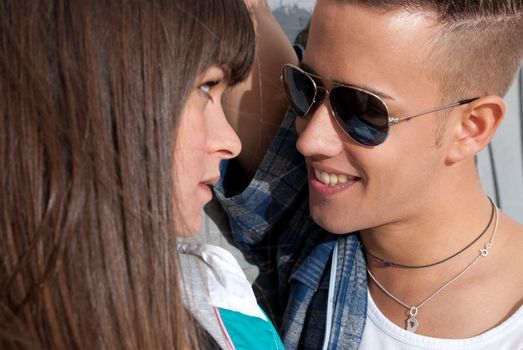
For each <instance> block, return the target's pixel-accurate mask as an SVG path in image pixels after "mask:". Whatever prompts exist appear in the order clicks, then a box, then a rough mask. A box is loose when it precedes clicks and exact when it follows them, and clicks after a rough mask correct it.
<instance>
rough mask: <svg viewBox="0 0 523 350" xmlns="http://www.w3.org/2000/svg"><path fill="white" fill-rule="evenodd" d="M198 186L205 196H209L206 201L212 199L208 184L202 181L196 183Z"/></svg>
mask: <svg viewBox="0 0 523 350" xmlns="http://www.w3.org/2000/svg"><path fill="white" fill-rule="evenodd" d="M198 188H199V189H200V190H202V192H204V194H205V197H209V198H208V201H210V200H211V199H212V190H211V188H210V187H209V185H208V184H206V183H203V182H200V183H199V184H198Z"/></svg>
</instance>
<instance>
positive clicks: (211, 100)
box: [174, 66, 241, 235]
mask: <svg viewBox="0 0 523 350" xmlns="http://www.w3.org/2000/svg"><path fill="white" fill-rule="evenodd" d="M224 78H225V76H224V72H223V70H222V69H221V68H219V67H218V66H212V67H210V68H209V69H207V70H205V71H203V72H202V73H201V74H200V75H199V76H198V77H197V79H196V82H195V86H194V87H193V89H192V90H191V92H190V95H189V98H188V99H187V103H186V104H185V106H184V108H183V110H182V113H181V115H180V124H179V130H178V136H177V139H176V144H175V150H174V188H175V198H176V200H175V204H174V208H175V210H176V213H177V215H176V216H175V217H176V219H177V222H180V221H181V225H180V226H179V231H181V232H178V234H180V235H191V234H194V233H196V232H197V231H198V229H199V228H200V226H201V209H202V208H203V206H204V205H205V204H206V203H208V202H209V201H210V200H211V198H212V191H211V189H210V188H209V187H210V186H212V185H214V184H216V182H218V180H219V178H220V169H219V164H220V161H221V160H223V159H230V158H233V157H236V156H237V155H238V154H239V153H240V150H241V143H240V139H239V138H238V136H237V135H236V133H235V132H234V130H233V129H232V128H231V126H230V125H229V123H228V122H227V119H226V118H225V114H224V112H223V109H222V104H221V98H222V94H223V92H224V90H225V88H226V86H227V84H226V81H225V79H224Z"/></svg>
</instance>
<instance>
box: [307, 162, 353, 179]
mask: <svg viewBox="0 0 523 350" xmlns="http://www.w3.org/2000/svg"><path fill="white" fill-rule="evenodd" d="M311 170H312V171H313V172H314V170H318V171H321V172H322V173H328V174H335V175H345V176H347V177H349V178H356V179H359V178H360V177H359V176H357V175H353V174H351V173H347V172H344V171H340V170H336V169H334V168H330V167H326V166H321V165H316V164H312V165H311Z"/></svg>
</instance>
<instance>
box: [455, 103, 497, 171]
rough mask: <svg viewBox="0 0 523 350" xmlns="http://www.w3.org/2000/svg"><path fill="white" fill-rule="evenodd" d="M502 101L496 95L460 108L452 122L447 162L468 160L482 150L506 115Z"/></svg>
mask: <svg viewBox="0 0 523 350" xmlns="http://www.w3.org/2000/svg"><path fill="white" fill-rule="evenodd" d="M505 110H506V107H505V102H504V101H503V98H501V97H499V96H485V97H481V98H479V99H478V100H475V101H473V102H471V103H469V104H467V105H464V106H462V107H461V108H459V109H458V110H456V111H455V112H454V113H456V114H457V115H456V114H454V113H453V114H454V116H452V117H451V119H452V120H454V123H453V133H452V138H453V139H452V144H451V145H450V149H449V153H448V154H447V163H448V164H453V163H457V162H461V161H462V160H465V159H470V158H472V157H474V156H475V155H476V154H477V153H479V152H480V151H481V150H482V149H483V148H485V147H486V146H487V145H488V144H489V142H490V140H491V139H492V137H493V136H494V133H495V132H496V129H497V128H498V125H499V123H500V122H501V120H502V119H503V117H504V115H505Z"/></svg>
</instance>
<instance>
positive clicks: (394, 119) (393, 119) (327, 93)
mask: <svg viewBox="0 0 523 350" xmlns="http://www.w3.org/2000/svg"><path fill="white" fill-rule="evenodd" d="M286 68H290V69H295V70H297V71H299V72H301V73H303V74H304V75H305V76H307V78H309V79H310V81H311V82H312V84H313V87H314V96H313V100H312V102H311V104H310V105H309V107H308V108H307V111H306V112H305V114H304V115H303V116H301V117H305V116H307V115H308V114H309V112H310V110H311V109H312V107H313V106H314V105H315V104H316V103H318V102H320V103H321V102H322V101H323V100H324V99H325V98H327V99H328V98H329V96H330V92H331V91H332V90H333V89H334V88H336V87H345V88H348V89H353V90H356V91H360V92H363V93H366V94H368V95H370V96H373V97H375V98H376V99H377V100H379V101H380V102H381V103H382V104H383V106H384V107H385V110H386V112H387V115H386V117H387V126H388V127H390V126H393V125H396V124H399V123H401V122H403V121H405V120H410V119H412V118H416V117H420V116H423V115H427V114H430V113H434V112H439V111H442V110H445V109H449V108H453V107H457V106H461V105H465V104H469V103H471V102H473V101H475V100H477V99H479V98H480V97H473V98H468V99H464V100H459V101H457V102H454V103H451V104H448V105H444V106H439V107H435V108H431V109H428V110H425V111H423V112H420V113H416V114H409V115H406V116H401V117H393V116H391V115H390V112H389V106H388V105H387V104H386V103H385V101H383V99H382V98H381V97H379V96H378V95H376V94H375V93H373V92H371V91H368V90H365V89H362V88H359V87H356V86H352V85H346V84H340V83H337V82H335V81H332V80H329V79H324V78H322V77H319V76H317V75H314V74H312V73H309V72H306V71H304V70H303V69H301V68H300V67H297V66H295V65H293V64H284V65H283V69H282V74H281V76H280V79H281V81H282V82H283V84H284V85H285V89H286V90H288V84H287V83H286V81H285V79H284V75H285V69H286ZM314 78H316V79H318V80H320V81H327V82H330V83H332V84H333V85H334V87H333V88H331V89H330V90H329V89H327V88H325V87H323V86H318V85H317V84H316V81H315V80H314ZM319 90H323V91H325V94H324V95H321V97H322V98H321V100H318V99H316V97H317V96H318V91H319ZM328 101H329V108H330V111H331V113H332V115H333V116H334V117H335V119H336V122H338V124H339V121H338V118H340V117H338V116H336V114H335V113H334V110H333V108H332V105H331V102H330V99H329V100H328ZM293 103H294V102H293ZM340 126H341V127H342V129H343V131H344V132H345V133H346V134H347V135H348V136H349V137H350V138H351V139H353V140H354V141H355V142H357V143H358V144H360V145H363V146H365V147H375V146H378V145H380V144H381V143H383V142H385V140H383V142H381V143H379V144H377V145H375V146H369V145H365V144H363V143H361V142H359V141H358V140H355V139H354V137H352V136H351V135H349V134H348V133H347V132H346V131H345V129H344V128H343V126H342V125H340ZM387 135H388V131H387Z"/></svg>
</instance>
